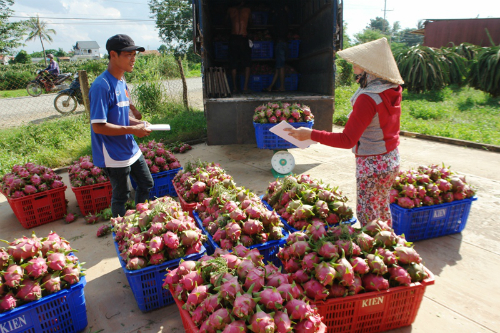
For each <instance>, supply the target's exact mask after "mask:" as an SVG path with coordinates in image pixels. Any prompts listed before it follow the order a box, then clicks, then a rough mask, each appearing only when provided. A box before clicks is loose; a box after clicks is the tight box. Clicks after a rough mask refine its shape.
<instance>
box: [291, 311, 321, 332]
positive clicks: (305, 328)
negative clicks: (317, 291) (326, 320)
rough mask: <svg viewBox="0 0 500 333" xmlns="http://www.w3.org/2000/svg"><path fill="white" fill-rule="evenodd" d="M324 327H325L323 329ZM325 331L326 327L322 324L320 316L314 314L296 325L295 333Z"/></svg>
mask: <svg viewBox="0 0 500 333" xmlns="http://www.w3.org/2000/svg"><path fill="white" fill-rule="evenodd" d="M322 326H323V327H322ZM320 327H322V328H321V330H323V331H325V329H326V326H325V324H323V323H322V322H321V316H320V315H319V314H312V315H310V316H308V317H307V318H306V319H304V320H302V321H300V322H299V323H297V325H295V327H294V331H295V332H297V333H313V332H318V331H319V330H320Z"/></svg>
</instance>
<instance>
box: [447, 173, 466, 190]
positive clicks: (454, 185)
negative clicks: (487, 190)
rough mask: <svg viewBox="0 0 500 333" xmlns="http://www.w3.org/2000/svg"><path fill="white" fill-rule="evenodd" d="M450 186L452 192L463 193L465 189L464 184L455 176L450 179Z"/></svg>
mask: <svg viewBox="0 0 500 333" xmlns="http://www.w3.org/2000/svg"><path fill="white" fill-rule="evenodd" d="M450 184H451V189H452V191H453V192H463V191H464V189H465V183H464V182H463V181H462V180H461V179H460V178H459V177H457V176H453V177H451V178H450Z"/></svg>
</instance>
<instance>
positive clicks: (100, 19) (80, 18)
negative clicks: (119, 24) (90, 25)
mask: <svg viewBox="0 0 500 333" xmlns="http://www.w3.org/2000/svg"><path fill="white" fill-rule="evenodd" d="M11 17H16V18H35V17H36V16H16V15H12V16H11ZM38 18H41V19H47V20H90V21H153V22H154V21H155V20H153V19H129V18H121V19H113V18H89V17H47V16H38Z"/></svg>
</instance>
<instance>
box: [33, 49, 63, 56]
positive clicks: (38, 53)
mask: <svg viewBox="0 0 500 333" xmlns="http://www.w3.org/2000/svg"><path fill="white" fill-rule="evenodd" d="M49 53H52V54H53V55H56V53H57V51H56V49H46V50H45V54H49ZM31 57H32V58H43V57H44V56H43V52H42V51H35V52H31Z"/></svg>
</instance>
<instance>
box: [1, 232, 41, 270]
mask: <svg viewBox="0 0 500 333" xmlns="http://www.w3.org/2000/svg"><path fill="white" fill-rule="evenodd" d="M9 245H10V246H9V247H8V249H7V252H8V253H9V254H10V255H11V256H12V258H14V260H15V261H16V262H18V263H21V262H23V261H24V260H26V259H30V258H32V257H34V256H36V255H37V253H38V251H40V250H41V248H42V244H41V242H40V239H38V238H37V237H36V235H35V233H34V232H33V235H32V237H31V238H28V237H26V236H23V237H22V238H18V239H16V240H14V241H13V242H11V243H9Z"/></svg>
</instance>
